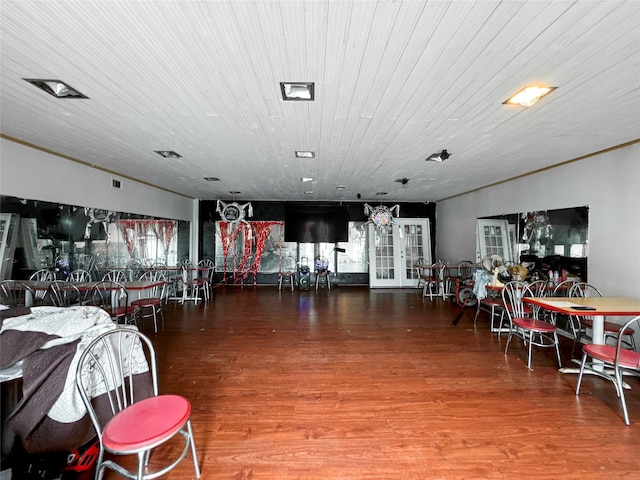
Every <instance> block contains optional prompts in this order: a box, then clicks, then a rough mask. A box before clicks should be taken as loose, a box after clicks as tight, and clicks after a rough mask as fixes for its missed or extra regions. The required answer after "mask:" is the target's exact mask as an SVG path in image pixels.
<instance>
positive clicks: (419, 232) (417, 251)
mask: <svg viewBox="0 0 640 480" xmlns="http://www.w3.org/2000/svg"><path fill="white" fill-rule="evenodd" d="M403 230H404V252H405V265H404V268H405V277H406V278H407V279H415V280H417V279H418V273H417V271H416V269H415V265H416V264H417V263H418V259H424V258H425V252H424V244H423V241H424V238H423V228H422V225H411V224H409V225H404V229H403Z"/></svg>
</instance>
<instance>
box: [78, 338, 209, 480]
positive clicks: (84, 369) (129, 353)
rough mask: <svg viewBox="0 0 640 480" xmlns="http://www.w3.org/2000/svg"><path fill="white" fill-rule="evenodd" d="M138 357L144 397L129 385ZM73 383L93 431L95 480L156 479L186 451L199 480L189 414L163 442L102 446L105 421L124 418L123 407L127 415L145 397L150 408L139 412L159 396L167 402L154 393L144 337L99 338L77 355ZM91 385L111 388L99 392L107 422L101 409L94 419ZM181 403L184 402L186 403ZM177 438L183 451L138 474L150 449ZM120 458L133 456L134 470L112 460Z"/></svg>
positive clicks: (152, 356)
mask: <svg viewBox="0 0 640 480" xmlns="http://www.w3.org/2000/svg"><path fill="white" fill-rule="evenodd" d="M141 356H143V357H144V360H146V363H147V365H148V371H149V373H150V375H151V392H150V394H148V395H145V394H144V392H141V391H140V388H139V387H140V384H138V385H136V383H135V381H134V376H135V375H134V373H136V372H138V373H140V372H143V371H144V362H143V359H142V358H141ZM75 382H76V387H77V389H78V391H79V392H80V396H81V397H82V401H83V403H84V405H85V407H86V409H87V411H88V413H89V417H90V419H91V423H92V424H93V428H94V429H95V431H96V433H97V435H98V445H99V453H98V459H97V462H96V477H95V478H96V479H101V478H102V476H103V474H104V471H105V469H107V468H109V469H111V470H113V471H115V472H117V473H119V474H120V475H122V476H125V477H126V478H131V479H138V480H144V479H153V478H157V477H159V476H161V475H164V474H166V473H167V472H169V471H170V470H172V469H173V468H174V467H176V466H177V465H178V464H179V463H180V462H181V461H182V459H184V458H185V457H186V455H187V453H189V451H191V455H192V457H193V466H194V470H195V474H196V478H200V466H199V465H198V456H197V452H196V445H195V440H194V437H193V430H192V428H191V418H190V413H189V415H188V416H187V418H186V419H185V420H184V421H183V422H182V423H181V424H176V427H179V428H176V430H175V431H171V432H169V433H167V434H165V435H163V438H160V439H158V440H155V441H154V442H153V443H151V444H148V445H144V446H138V447H137V448H133V447H131V449H127V450H114V449H110V448H108V447H106V446H105V445H104V433H105V429H106V428H108V425H107V423H108V422H109V421H110V420H112V419H113V418H114V417H118V416H120V417H119V418H123V416H124V417H125V418H126V416H127V413H126V412H127V409H129V411H131V410H130V409H132V408H136V406H135V405H136V403H138V402H141V401H145V400H149V399H150V398H155V399H157V401H155V402H153V403H151V404H150V407H145V408H149V409H154V408H158V405H161V404H162V402H163V400H164V398H167V396H165V395H159V393H158V372H157V360H156V352H155V349H154V347H153V344H152V343H151V340H150V339H149V338H148V337H146V336H145V335H143V334H142V333H140V332H139V331H138V330H136V329H134V328H132V327H119V328H116V329H113V330H110V331H108V332H105V333H103V334H101V335H99V336H98V337H97V338H95V339H94V340H93V341H92V342H91V343H90V344H89V345H88V346H87V347H86V349H85V350H84V351H83V352H82V355H81V356H80V359H79V361H78V367H77V370H76V377H75ZM96 385H97V386H99V385H109V386H115V387H114V388H112V389H111V390H108V389H107V391H106V392H105V393H104V395H105V397H107V399H106V400H107V401H106V404H107V405H108V406H109V407H110V414H111V416H110V417H108V418H104V417H105V416H107V415H106V412H104V411H103V410H104V409H103V410H101V414H100V415H98V412H96V410H95V409H94V404H93V402H92V399H91V392H92V391H93V390H95V388H96ZM103 390H104V389H103ZM142 397H145V398H142ZM184 400H185V401H186V402H187V404H188V400H186V399H184ZM189 410H190V405H189ZM142 414H143V415H144V414H147V412H146V411H145V412H143V413H142ZM131 428H136V425H131ZM178 434H180V435H181V436H182V437H183V439H184V447H183V449H182V451H181V452H180V453H179V454H178V455H177V457H175V458H174V459H173V460H171V459H169V460H167V462H166V463H165V464H164V465H165V466H164V467H162V468H160V469H159V470H157V471H154V472H149V473H144V470H145V467H148V465H149V459H150V456H151V452H152V450H153V449H154V448H156V447H157V446H159V445H161V444H163V443H165V442H167V441H169V440H170V439H172V438H173V437H175V436H176V435H178ZM105 453H109V454H111V455H110V456H109V458H107V459H105ZM124 455H136V456H137V457H138V463H137V469H136V471H135V472H133V471H129V470H127V469H126V468H125V467H124V466H122V465H120V464H119V463H118V462H117V461H116V460H117V458H118V456H124Z"/></svg>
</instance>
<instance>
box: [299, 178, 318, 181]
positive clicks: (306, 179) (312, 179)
mask: <svg viewBox="0 0 640 480" xmlns="http://www.w3.org/2000/svg"><path fill="white" fill-rule="evenodd" d="M300 180H302V181H303V182H313V181H314V180H315V178H313V177H302V178H301V179H300Z"/></svg>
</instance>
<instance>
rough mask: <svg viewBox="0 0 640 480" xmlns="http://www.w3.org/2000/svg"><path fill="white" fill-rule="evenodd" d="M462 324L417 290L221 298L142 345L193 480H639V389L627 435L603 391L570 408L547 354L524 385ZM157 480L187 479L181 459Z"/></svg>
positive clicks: (520, 366) (225, 291) (172, 312)
mask: <svg viewBox="0 0 640 480" xmlns="http://www.w3.org/2000/svg"><path fill="white" fill-rule="evenodd" d="M458 312H459V308H458V307H457V306H455V305H452V304H450V303H445V302H443V301H442V300H438V301H434V302H431V301H429V299H428V298H427V299H423V298H422V297H421V296H420V292H419V291H418V290H369V289H366V288H356V287H341V288H335V289H332V290H331V291H327V290H326V289H322V290H320V291H318V292H317V293H316V291H315V290H310V291H303V292H300V291H297V290H296V291H294V292H291V291H289V290H286V291H282V292H281V293H280V292H278V290H277V288H276V287H228V288H221V289H217V290H216V293H215V300H214V301H213V302H211V303H210V304H209V305H207V306H205V305H202V304H201V305H198V306H197V307H196V306H193V305H187V306H184V307H183V306H180V305H172V304H170V305H168V306H167V307H165V317H166V318H165V326H164V328H162V329H161V330H160V331H159V333H158V334H157V335H156V334H154V333H153V328H152V325H151V322H147V324H146V325H144V326H143V327H142V330H143V331H145V332H146V333H147V334H149V335H150V336H151V338H152V339H154V343H155V345H156V348H157V350H158V353H159V360H160V375H161V381H160V388H161V391H162V392H164V393H179V394H182V395H185V396H187V397H188V398H189V399H190V400H191V402H192V404H193V414H192V422H193V428H194V433H195V437H196V445H197V448H198V457H199V458H198V459H199V462H200V466H201V470H202V478H203V479H243V480H249V479H255V480H258V479H260V480H261V479H269V480H276V479H277V480H284V479H313V480H324V479H332V480H333V479H367V480H377V479H380V480H382V479H384V480H396V479H472V478H478V479H480V478H482V479H522V478H529V479H539V478H544V479H546V478H549V479H551V478H552V479H559V478H562V479H591V478H602V479H605V478H606V479H614V478H623V477H624V478H640V448H639V447H640V394H639V392H640V385H639V384H638V383H637V382H636V381H632V388H633V389H632V390H631V391H629V392H628V395H627V396H628V399H627V403H628V407H629V416H630V418H631V420H632V425H631V426H630V427H627V426H625V424H624V422H623V420H622V416H621V412H620V409H619V404H618V400H617V398H616V396H615V391H614V388H613V385H612V384H610V383H607V382H605V381H604V380H602V379H598V378H593V377H588V378H586V379H585V380H584V382H583V389H582V392H581V394H580V396H576V395H575V394H574V390H575V385H576V380H577V378H576V376H575V375H562V374H560V373H558V370H557V365H556V361H555V355H554V353H553V351H552V350H549V349H546V350H542V349H536V350H535V351H534V354H533V370H532V371H530V370H528V369H527V368H526V366H525V365H526V351H525V349H524V348H523V346H522V343H521V342H520V341H515V342H514V343H513V344H512V346H511V347H510V350H509V353H508V354H507V355H504V353H503V349H504V341H505V339H504V337H503V338H502V340H501V341H500V340H498V338H497V337H496V336H495V335H493V334H491V333H489V329H488V317H487V316H486V314H484V313H483V314H481V318H480V319H479V321H478V325H477V328H475V329H474V327H473V313H474V310H473V309H470V310H467V311H466V313H465V315H464V317H462V319H461V320H460V323H459V324H458V326H457V327H455V328H452V327H451V322H452V320H453V319H454V318H455V317H456V315H457V313H458ZM571 346H572V345H571V342H570V341H569V340H568V339H562V347H563V355H564V358H563V361H565V362H566V363H568V362H569V358H568V355H569V354H570V351H571ZM168 450H169V449H164V450H160V451H157V452H156V453H155V454H154V455H153V456H152V463H153V460H154V458H156V459H158V458H162V457H164V456H165V454H167V455H168V454H171V453H173V452H169V451H168ZM105 478H108V479H116V478H120V477H118V476H116V475H114V474H112V473H110V474H108V475H107V476H106V477H105ZM168 478H171V479H178V480H180V479H186V478H194V474H193V465H192V463H191V459H190V456H188V457H187V458H186V459H185V460H184V461H183V462H182V464H181V465H180V466H179V467H178V468H177V469H176V470H174V471H173V472H172V473H171V474H169V475H168Z"/></svg>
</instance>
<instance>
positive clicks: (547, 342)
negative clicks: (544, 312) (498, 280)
mask: <svg viewBox="0 0 640 480" xmlns="http://www.w3.org/2000/svg"><path fill="white" fill-rule="evenodd" d="M533 296H534V294H533V292H531V290H530V289H529V287H528V286H527V284H525V283H522V282H515V281H514V282H509V283H507V284H506V285H505V286H504V287H503V288H502V301H503V302H504V305H505V309H504V311H505V313H506V315H507V316H508V317H509V323H510V328H509V336H508V337H507V345H506V346H505V349H504V353H505V355H506V354H507V352H508V351H509V343H511V338H512V337H513V336H514V335H516V336H518V337H520V338H521V339H522V341H523V342H524V343H525V345H527V347H528V359H527V368H528V369H531V354H532V347H533V346H534V345H535V346H537V347H546V348H555V350H556V356H557V358H558V366H559V367H560V368H562V360H561V359H560V347H559V343H558V333H557V332H556V326H555V325H554V324H552V323H551V322H548V321H545V320H540V319H538V318H535V316H531V315H532V314H535V310H532V309H531V308H530V307H529V306H527V305H525V304H524V302H523V301H522V298H523V297H533Z"/></svg>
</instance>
